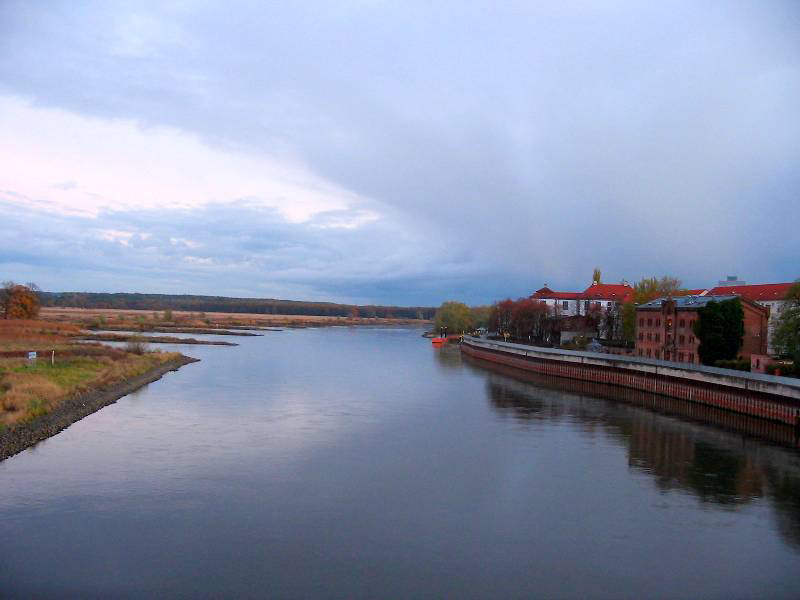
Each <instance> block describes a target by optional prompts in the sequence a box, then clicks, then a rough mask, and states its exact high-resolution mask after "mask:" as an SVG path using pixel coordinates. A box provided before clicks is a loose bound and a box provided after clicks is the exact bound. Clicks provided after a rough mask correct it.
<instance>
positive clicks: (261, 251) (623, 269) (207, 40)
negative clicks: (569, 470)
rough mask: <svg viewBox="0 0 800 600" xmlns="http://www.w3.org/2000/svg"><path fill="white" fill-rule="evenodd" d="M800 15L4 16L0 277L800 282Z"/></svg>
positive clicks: (494, 7)
mask: <svg viewBox="0 0 800 600" xmlns="http://www.w3.org/2000/svg"><path fill="white" fill-rule="evenodd" d="M798 209H800V2H796V1H788V2H771V1H768V0H753V1H752V2H737V1H734V0H725V1H721V2H713V1H705V2H696V1H695V0H692V1H689V2H615V1H608V2H595V1H584V2H565V1H563V0H559V1H557V2H555V1H554V2H551V3H544V2H519V3H516V2H487V3H485V4H482V3H477V2H463V1H458V2H425V3H413V2H394V3H388V2H368V1H360V2H323V3H313V2H296V3H283V2H282V3H274V4H272V3H263V2H247V3H236V2H225V3H211V2H191V1H175V2H163V1H161V2H153V3H151V4H150V5H149V6H148V5H147V3H144V2H131V3H119V2H109V1H106V0H104V1H102V2H97V3H92V2H80V3H77V2H73V1H66V2H48V1H42V2H30V1H27V0H24V1H20V2H16V1H13V0H2V1H1V2H0V210H1V211H2V219H1V220H0V234H1V235H0V279H15V280H21V281H34V282H36V283H38V284H39V285H40V286H41V287H42V288H44V289H48V290H54V291H141V292H165V293H201V294H220V295H237V296H257V297H280V298H293V299H313V300H332V301H345V302H350V301H352V302H359V303H367V302H374V303H384V304H426V305H435V304H439V303H440V302H442V301H443V300H447V299H461V300H464V301H467V302H470V303H484V302H490V301H493V300H496V299H499V298H503V297H506V296H511V297H517V296H521V295H523V294H529V293H531V292H532V291H533V290H535V289H537V288H538V287H540V286H541V285H542V284H543V283H545V282H547V283H548V284H550V286H551V287H554V288H559V289H564V290H578V289H582V288H583V287H585V286H586V285H587V283H588V282H589V281H588V280H589V279H590V276H591V272H592V268H593V267H595V266H599V267H601V269H602V270H603V275H604V279H605V280H607V281H614V282H616V281H619V280H621V279H622V278H626V279H628V280H636V279H639V278H640V277H643V276H649V275H663V274H670V275H674V276H677V277H679V278H681V279H682V280H683V281H684V283H685V284H686V285H689V286H692V287H695V286H696V287H702V286H710V285H713V284H714V283H715V282H716V281H717V280H719V279H721V278H723V277H724V276H725V275H728V274H737V275H739V276H740V277H741V278H743V279H746V280H747V281H748V282H753V283H762V282H773V281H790V280H793V279H795V278H797V277H800V236H799V235H798V229H799V228H800V226H799V225H798V223H800V210H798Z"/></svg>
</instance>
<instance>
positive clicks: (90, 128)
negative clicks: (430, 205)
mask: <svg viewBox="0 0 800 600" xmlns="http://www.w3.org/2000/svg"><path fill="white" fill-rule="evenodd" d="M0 131H2V132H3V135H2V136H1V137H0V164H2V165H3V168H2V170H0V189H6V190H14V191H15V192H16V193H17V194H24V195H25V196H27V199H24V200H20V202H25V203H26V204H28V205H29V206H30V205H38V206H42V207H47V208H48V209H56V210H59V211H61V212H63V213H65V214H85V215H96V214H97V213H98V212H99V211H102V210H136V209H154V208H193V207H198V206H202V205H205V204H208V203H211V202H214V203H220V202H222V203H224V202H232V201H235V200H240V199H243V198H245V199H247V200H248V201H249V202H250V203H252V204H254V205H259V206H264V207H270V208H274V209H275V210H277V211H278V213H279V214H281V215H282V216H283V217H284V218H285V219H287V220H288V221H290V222H303V221H307V220H309V219H312V218H313V217H315V216H316V215H318V214H320V213H325V212H329V211H337V210H345V209H350V208H352V207H354V206H359V205H362V204H364V203H365V200H364V199H363V198H361V197H359V196H358V195H356V194H353V193H351V192H349V191H347V190H345V189H342V188H341V187H338V186H336V185H333V184H331V183H330V182H328V181H325V180H324V179H322V178H320V177H318V176H316V175H315V174H314V173H312V172H311V171H310V170H309V169H308V168H306V167H305V166H304V165H303V164H302V163H300V162H299V161H297V160H291V159H289V158H286V157H268V156H263V155H254V154H247V155H245V154H242V153H237V152H235V151H222V150H220V149H216V148H211V147H209V146H208V145H206V144H204V143H203V142H202V141H201V140H200V139H199V138H198V137H196V136H194V135H191V134H188V133H185V132H182V131H180V130H177V129H175V128H172V127H155V128H141V127H139V126H137V124H136V123H135V122H134V121H133V120H130V119H116V120H105V119H100V118H94V117H85V116H79V115H75V114H71V113H68V112H65V111H62V110H57V109H51V108H42V107H36V106H32V105H30V104H28V103H26V102H25V101H23V100H21V99H19V98H14V97H10V96H0ZM76 179H77V180H78V181H79V183H77V182H76ZM45 182H60V183H56V184H53V183H45ZM7 199H8V198H7ZM369 214H370V215H371V218H374V217H375V213H374V211H373V212H370V213H369ZM364 221H365V217H364V216H363V215H362V216H359V217H358V218H357V219H353V220H350V221H346V222H342V223H338V225H337V226H348V227H357V226H359V225H360V224H361V223H363V222H364Z"/></svg>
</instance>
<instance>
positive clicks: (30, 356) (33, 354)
mask: <svg viewBox="0 0 800 600" xmlns="http://www.w3.org/2000/svg"><path fill="white" fill-rule="evenodd" d="M28 360H29V361H31V362H36V352H28Z"/></svg>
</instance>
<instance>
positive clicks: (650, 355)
mask: <svg viewBox="0 0 800 600" xmlns="http://www.w3.org/2000/svg"><path fill="white" fill-rule="evenodd" d="M651 357H652V354H651V353H650V348H648V349H647V358H651Z"/></svg>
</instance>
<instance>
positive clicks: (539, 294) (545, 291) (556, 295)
mask: <svg viewBox="0 0 800 600" xmlns="http://www.w3.org/2000/svg"><path fill="white" fill-rule="evenodd" d="M580 297H581V294H580V292H554V291H553V290H551V289H550V288H549V287H543V288H541V289H539V290H536V291H535V292H534V293H533V295H532V296H531V298H533V299H539V298H543V299H550V298H552V299H555V300H577V299H578V298H580Z"/></svg>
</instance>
